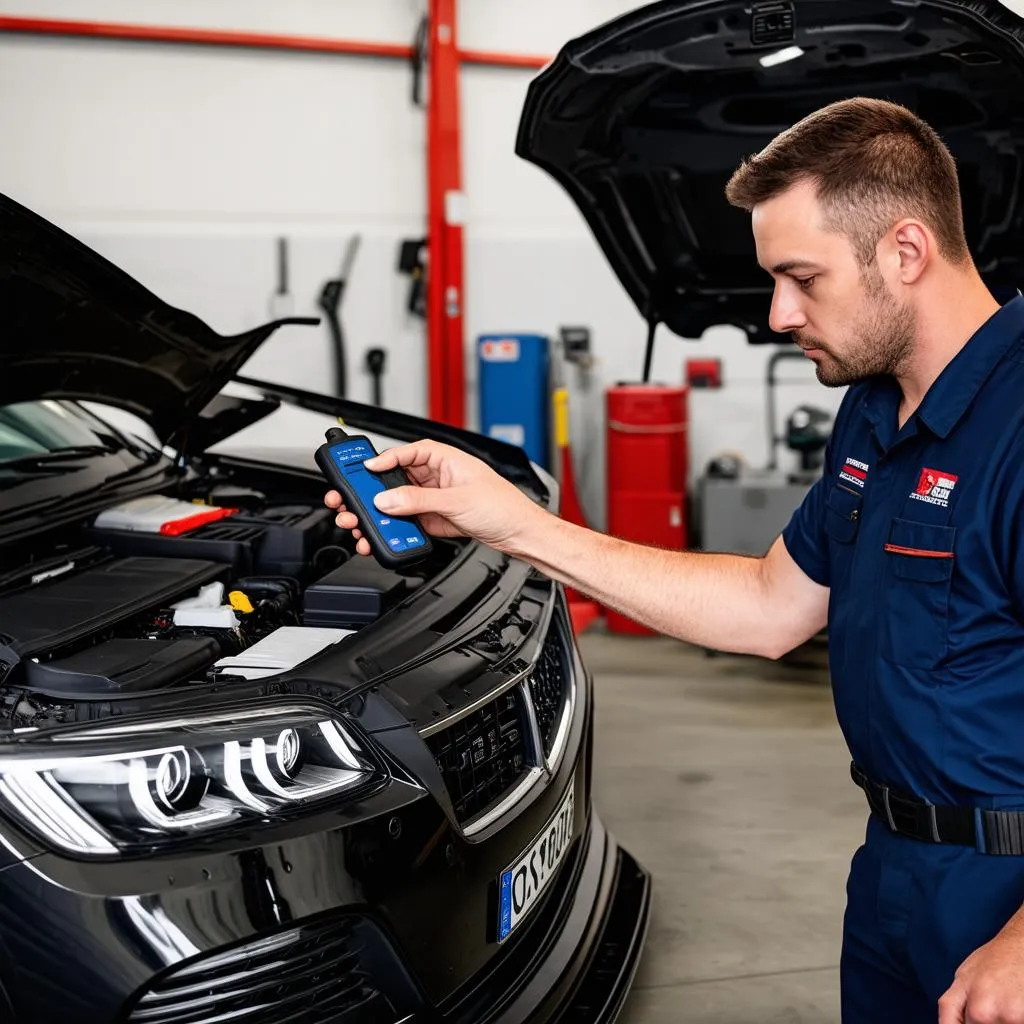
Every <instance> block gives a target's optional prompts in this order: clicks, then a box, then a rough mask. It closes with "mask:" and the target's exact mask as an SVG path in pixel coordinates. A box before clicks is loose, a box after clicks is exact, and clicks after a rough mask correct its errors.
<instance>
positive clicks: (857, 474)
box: [839, 459, 870, 489]
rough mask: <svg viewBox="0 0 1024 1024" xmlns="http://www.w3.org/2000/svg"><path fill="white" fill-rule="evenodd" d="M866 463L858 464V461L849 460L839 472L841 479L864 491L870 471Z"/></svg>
mask: <svg viewBox="0 0 1024 1024" xmlns="http://www.w3.org/2000/svg"><path fill="white" fill-rule="evenodd" d="M869 468H870V467H869V466H868V464H867V463H866V462H858V461H857V460H856V459H847V460H846V463H845V464H844V465H843V468H842V469H841V470H840V471H839V479H840V480H845V481H846V482H847V483H848V484H853V485H854V486H855V487H860V488H861V489H863V487H864V484H865V483H867V479H868V469H869Z"/></svg>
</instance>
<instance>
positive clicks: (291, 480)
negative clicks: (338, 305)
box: [0, 198, 650, 1024]
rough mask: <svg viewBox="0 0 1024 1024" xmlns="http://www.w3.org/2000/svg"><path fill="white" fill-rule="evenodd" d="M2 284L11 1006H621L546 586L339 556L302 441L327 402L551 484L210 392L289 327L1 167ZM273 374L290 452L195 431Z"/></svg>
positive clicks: (624, 894) (5, 1006) (437, 565)
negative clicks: (135, 423) (159, 269)
mask: <svg viewBox="0 0 1024 1024" xmlns="http://www.w3.org/2000/svg"><path fill="white" fill-rule="evenodd" d="M0 317H2V321H0V322H2V325H3V328H2V329H3V340H2V342H0V1020H12V1021H19V1022H22V1021H24V1022H31V1024H37V1022H48V1021H53V1022H59V1024H77V1022H81V1024H99V1022H102V1021H131V1022H137V1024H143V1022H144V1024H186V1022H200V1021H202V1022H211V1024H212V1022H217V1021H225V1022H226V1021H231V1022H254V1024H255V1022H281V1024H284V1022H290V1021H296V1022H298V1021H302V1022H328V1021H330V1022H337V1024H397V1022H399V1021H408V1022H414V1021H441V1020H443V1021H452V1022H465V1024H471V1022H472V1024H477V1022H484V1021H507V1022H511V1021H549V1020H566V1021H610V1020H613V1019H614V1017H615V1016H616V1014H617V1013H618V1010H619V1008H620V1007H621V1004H622V1001H623V999H624V998H625V995H626V992H627V990H628V987H629V983H630V980H631V978H632V975H633V972H634V970H635V968H636V965H637V961H638V958H639V956H640V952H641V947H642V945H643V941H644V936H645V930H646V925H647V917H648V906H649V900H650V884H649V878H648V876H647V874H646V873H645V872H644V870H643V869H642V868H641V867H640V866H639V865H638V864H637V863H636V862H635V861H634V860H633V859H632V857H630V856H629V854H628V853H626V852H625V851H624V850H622V849H621V848H619V847H618V846H617V844H616V843H615V840H614V839H613V838H612V837H611V836H610V835H609V834H608V832H607V831H606V830H605V828H604V827H603V825H602V824H601V821H600V819H599V817H598V816H597V813H596V812H595V810H594V808H593V805H592V802H591V791H590V784H591V782H590V780H591V761H592V736H593V731H592V721H593V698H592V690H591V682H590V679H589V678H588V675H587V673H586V671H585V669H584V667H583V665H582V664H581V663H580V658H579V652H578V650H577V647H576V644H575V641H574V638H573V633H572V629H571V625H570V621H569V617H568V611H567V607H566V601H565V596H564V594H563V592H562V590H561V588H559V587H557V586H555V585H553V584H552V583H551V581H550V580H547V579H545V578H543V577H541V576H539V575H538V574H537V573H535V572H534V571H533V570H531V569H530V568H529V567H528V566H527V565H525V564H524V563H522V562H518V561H515V560H513V559H511V558H508V557H506V556H503V555H500V554H498V553H496V552H495V551H493V550H491V549H489V548H486V547H482V546H479V545H477V544H474V543H468V542H455V541H437V542H436V543H435V545H434V549H433V552H432V553H431V555H430V557H429V559H427V560H424V561H419V562H417V563H415V564H411V565H405V566H403V567H402V568H400V569H399V570H396V571H393V570H390V569H385V568H383V567H382V566H381V565H379V564H378V563H377V562H375V561H373V560H371V559H363V558H359V557H353V549H352V542H351V539H350V536H349V535H347V534H345V533H343V532H342V531H340V530H338V529H337V527H336V526H335V525H334V522H333V514H332V513H331V512H330V511H329V510H328V509H327V508H325V507H324V505H323V494H324V490H325V483H324V479H323V477H322V476H321V475H320V474H319V472H317V471H316V469H315V467H314V464H313V460H312V457H313V452H314V450H315V448H316V446H317V445H318V444H319V443H320V442H321V441H322V436H323V428H324V427H331V426H333V425H336V424H337V417H338V416H342V417H343V418H344V421H345V423H346V424H347V425H348V426H351V427H359V428H363V429H367V430H371V431H373V432H374V433H375V435H377V436H380V435H382V434H383V435H385V436H387V437H390V438H392V439H396V440H402V439H413V438H418V437H435V438H439V439H441V440H444V441H448V442H450V443H453V444H456V445H459V446H461V447H462V448H464V449H466V450H468V451H471V452H474V453H475V454H477V455H479V456H480V457H481V458H483V459H484V460H486V461H487V462H488V463H490V465H492V466H493V467H495V468H496V469H497V470H499V471H500V472H501V473H503V474H504V475H505V476H507V477H508V478H510V479H511V480H513V481H515V482H516V483H517V484H518V485H519V486H520V487H521V488H522V489H523V490H524V491H525V492H526V493H528V494H529V495H530V496H531V497H532V498H534V499H535V500H536V501H537V502H539V503H542V504H544V505H546V506H547V507H549V508H553V509H554V508H557V501H558V493H557V486H556V484H555V482H554V481H553V480H552V479H551V478H550V477H548V476H547V475H546V474H544V473H543V472H542V471H541V470H539V469H537V468H536V467H534V466H533V465H531V463H530V462H529V461H528V460H527V459H526V457H525V455H524V454H523V452H522V451H521V449H517V448H513V447H511V446H508V445H505V444H502V443H500V442H496V441H491V440H489V439H487V438H483V437H480V436H477V435H474V434H471V433H468V432H464V431H460V430H456V429H452V428H447V427H442V426H440V425H438V424H432V423H429V422H427V421H425V420H421V419H417V418H415V417H410V416H402V415H399V414H395V413H388V412H384V411H381V410H379V409H376V408H372V407H364V406H360V405H357V404H354V403H351V402H344V401H338V400H334V399H330V398H325V397H321V396H316V395H311V394H305V393H302V392H299V391H294V390H288V389H285V388H274V387H272V386H270V385H264V386H260V387H259V388H258V389H255V388H252V387H251V386H250V389H249V390H250V397H245V396H244V395H243V396H240V397H239V396H235V397H231V396H229V395H226V394H222V393H221V391H222V387H223V386H224V385H225V384H226V383H227V382H228V381H229V379H230V378H232V376H233V375H235V374H236V371H237V370H238V368H239V367H240V366H241V365H242V363H243V362H244V361H245V360H246V359H247V358H248V357H249V355H251V354H252V352H253V351H254V350H255V349H256V347H257V346H258V345H259V344H260V343H261V342H262V341H263V340H265V339H266V338H267V337H269V336H270V335H271V334H272V333H273V331H274V330H275V327H276V326H277V325H275V324H270V325H267V326H265V327H261V328H259V329H257V330H255V331H252V332H250V333H247V334H244V335H241V336H237V337H222V336H220V335H218V334H216V333H214V332H213V331H212V330H210V328H209V327H207V326H206V325H205V324H203V323H202V322H200V321H199V320H197V319H196V318H195V317H193V316H191V315H189V314H187V313H183V312H181V311H179V310H176V309H173V308H171V307H169V306H167V305H166V304H164V303H163V302H161V301H160V300H159V299H157V298H156V297H155V296H154V295H152V294H151V293H150V292H148V291H146V290H145V289H144V288H143V287H142V286H141V285H139V284H138V283H136V282H135V281H134V280H132V279H131V278H129V277H128V276H127V275H125V274H124V273H122V272H121V271H119V270H118V269H117V268H115V267H114V266H112V265H111V264H110V263H109V262H107V261H106V260H104V259H103V258H101V257H100V256H98V255H97V254H96V253H94V252H92V251H90V250H89V249H88V248H86V247H85V246H83V245H82V244H80V243H79V242H77V241H75V240H74V239H73V238H71V237H69V236H68V235H66V234H65V233H63V232H62V231H60V230H59V229H57V228H56V227H54V226H52V225H51V224H49V223H47V222H46V221H44V220H42V219H41V218H39V217H38V216H36V215H34V214H33V213H31V212H29V211H28V210H26V209H24V208H23V207H21V206H19V205H18V204H17V203H15V202H13V201H12V200H10V199H6V198H3V199H2V200H0ZM282 403H292V404H295V405H299V406H302V407H305V408H306V409H308V410H312V411H314V412H317V413H320V414H322V416H321V417H320V420H321V422H320V423H319V425H318V426H317V432H316V433H315V434H314V433H312V432H311V436H310V439H309V447H308V450H306V451H304V452H299V453H297V454H296V456H295V458H294V459H291V460H286V463H287V464H280V463H279V464H273V463H271V462H269V461H265V460H260V459H259V458H257V457H254V455H253V454H252V453H250V454H249V455H248V456H247V457H230V456H228V455H224V454H220V455H216V454H214V453H212V452H211V451H210V449H211V448H212V447H214V446H216V445H217V443H218V442H223V441H224V440H225V439H226V438H229V437H230V436H231V435H233V434H234V433H235V432H237V431H238V430H240V429H241V428H243V427H245V426H247V425H250V424H252V423H255V422H256V421H258V420H259V419H260V418H262V417H265V416H268V415H272V414H273V413H274V412H275V410H277V409H278V408H279V407H280V406H281V404H282ZM106 407H118V408H120V409H125V410H128V411H130V412H132V413H134V414H135V415H136V416H137V417H140V418H141V419H143V420H144V421H146V423H147V424H148V425H149V428H150V430H151V432H152V433H151V434H150V436H149V437H148V439H147V437H146V436H145V434H142V433H140V435H139V436H136V435H135V434H133V433H129V432H127V431H125V429H124V428H123V427H121V428H119V427H117V426H115V425H114V424H113V422H111V421H112V420H115V419H117V418H118V417H117V416H114V415H113V414H110V413H108V415H107V417H106V419H104V418H102V416H101V415H100V414H98V412H97V409H99V410H100V411H102V409H104V408H106ZM312 422H313V423H316V422H317V420H316V418H312Z"/></svg>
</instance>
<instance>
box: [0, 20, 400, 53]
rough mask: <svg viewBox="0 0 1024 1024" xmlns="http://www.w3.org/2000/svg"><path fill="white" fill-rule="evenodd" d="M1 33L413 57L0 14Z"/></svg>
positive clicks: (302, 41) (355, 46)
mask: <svg viewBox="0 0 1024 1024" xmlns="http://www.w3.org/2000/svg"><path fill="white" fill-rule="evenodd" d="M0 32H18V33H23V34H26V35H48V36H71V37H78V38H89V39H124V40H127V41H129V42H144V43H188V44H193V45H195V44H198V45H205V46H237V47H246V48H249V49H262V50H298V51H303V52H306V53H336V54H337V53H344V54H350V55H352V56H356V57H392V58H398V59H401V60H411V59H412V54H413V50H412V47H411V46H405V45H403V44H400V43H372V42H370V43H368V42H362V41H360V40H357V39H326V38H322V37H320V36H289V35H271V34H267V33H262V32H236V31H232V30H226V29H205V28H175V27H168V26H160V25H124V24H119V23H116V22H108V21H63V20H57V19H53V18H12V17H8V16H7V15H0Z"/></svg>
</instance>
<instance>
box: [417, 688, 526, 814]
mask: <svg viewBox="0 0 1024 1024" xmlns="http://www.w3.org/2000/svg"><path fill="white" fill-rule="evenodd" d="M525 724H526V723H525V720H524V715H523V696H522V690H521V689H520V688H519V687H518V686H514V687H513V688H512V689H511V690H508V691H506V692H505V693H503V694H502V695H501V696H500V697H498V698H497V699H495V700H491V701H488V702H487V703H486V704H484V706H483V707H481V708H478V709H477V710H476V711H474V712H472V713H471V714H469V715H467V716H466V717H465V718H460V719H459V721H457V722H455V723H454V724H453V725H450V726H449V727H448V728H447V729H444V730H442V731H441V732H439V733H437V734H436V735H435V736H431V737H430V738H429V739H428V740H427V744H428V746H429V747H430V751H431V753H432V754H433V755H434V760H435V761H436V762H437V767H438V768H439V769H440V771H441V776H442V778H443V779H444V784H445V786H446V787H447V789H448V795H449V796H450V797H451V801H452V805H453V806H454V808H455V816H456V818H457V819H458V821H459V822H460V823H464V822H467V821H469V820H470V819H472V818H475V817H476V816H477V815H478V814H479V813H480V812H481V811H483V810H485V809H486V808H487V807H488V806H489V805H490V804H492V803H493V802H494V801H495V800H497V799H498V798H499V797H500V796H502V794H504V793H505V792H506V791H507V790H508V789H509V788H511V787H512V786H514V785H515V783H516V782H517V781H518V780H519V778H520V777H521V776H522V775H523V773H524V772H525V771H526V770H527V764H526V739H525Z"/></svg>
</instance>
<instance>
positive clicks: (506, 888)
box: [498, 868, 512, 942]
mask: <svg viewBox="0 0 1024 1024" xmlns="http://www.w3.org/2000/svg"><path fill="white" fill-rule="evenodd" d="M510 931H512V869H511V868H509V870H508V871H505V872H503V873H502V876H501V914H500V916H499V917H498V941H499V942H501V941H503V940H504V939H507V938H508V933H509V932H510Z"/></svg>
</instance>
